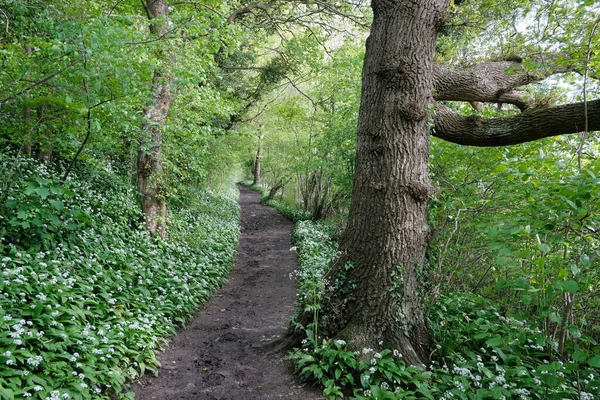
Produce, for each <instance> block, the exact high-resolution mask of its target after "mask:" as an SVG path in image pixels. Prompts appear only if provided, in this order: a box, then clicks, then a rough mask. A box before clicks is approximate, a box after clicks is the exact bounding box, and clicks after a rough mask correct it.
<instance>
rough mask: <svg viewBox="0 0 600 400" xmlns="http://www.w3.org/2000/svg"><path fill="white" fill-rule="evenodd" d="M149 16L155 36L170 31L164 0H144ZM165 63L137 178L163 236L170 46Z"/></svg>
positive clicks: (157, 74) (147, 211)
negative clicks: (164, 131) (164, 137)
mask: <svg viewBox="0 0 600 400" xmlns="http://www.w3.org/2000/svg"><path fill="white" fill-rule="evenodd" d="M142 3H143V4H144V7H145V8H146V13H147V14H148V19H149V20H150V32H151V33H153V34H154V35H156V36H160V35H164V34H165V33H166V32H167V17H168V12H169V11H168V10H169V9H168V5H167V2H166V1H165V0H147V1H146V2H144V1H142ZM160 58H161V60H160V61H162V64H163V65H162V66H159V67H157V69H156V70H155V71H154V74H153V77H152V102H151V104H150V105H149V106H148V108H147V109H146V110H144V117H145V122H144V123H143V125H142V132H141V135H140V139H139V149H138V159H137V180H138V189H139V191H140V196H141V203H142V211H143V213H144V217H145V219H146V227H147V228H148V230H149V231H150V233H152V234H154V235H159V236H160V237H162V238H163V239H165V238H166V236H167V226H166V222H167V221H166V219H167V201H166V198H165V190H164V188H163V187H162V182H161V175H162V169H163V166H162V161H161V156H162V141H163V131H162V125H163V124H164V122H165V121H166V119H167V115H168V113H169V108H170V106H171V102H172V100H173V78H172V77H171V76H169V74H168V73H167V72H165V71H166V69H167V66H166V64H168V63H169V62H170V61H172V60H171V58H172V53H171V52H169V50H163V51H162V52H161V54H160Z"/></svg>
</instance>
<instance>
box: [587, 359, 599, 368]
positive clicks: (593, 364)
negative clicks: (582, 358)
mask: <svg viewBox="0 0 600 400" xmlns="http://www.w3.org/2000/svg"><path fill="white" fill-rule="evenodd" d="M587 363H588V364H589V365H590V367H593V368H600V356H595V357H592V358H590V359H589V360H588V361H587Z"/></svg>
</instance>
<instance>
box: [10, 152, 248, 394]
mask: <svg viewBox="0 0 600 400" xmlns="http://www.w3.org/2000/svg"><path fill="white" fill-rule="evenodd" d="M58 175H59V174H57V171H55V170H54V167H52V166H48V165H45V164H40V163H36V162H34V161H32V160H29V159H24V158H19V157H13V156H11V157H9V156H3V159H2V162H1V164H0V176H3V177H5V179H4V181H3V182H2V186H3V189H4V191H3V194H2V204H0V207H2V215H1V216H0V218H1V219H0V250H1V253H2V254H1V257H2V258H1V260H0V267H1V270H2V279H1V280H0V320H1V321H2V327H3V328H2V330H0V349H2V351H1V352H0V364H1V365H2V366H3V367H2V368H0V398H2V399H12V398H25V397H29V398H33V399H59V398H61V399H67V398H72V399H89V398H94V399H102V398H109V396H120V397H131V396H132V394H125V395H123V394H121V393H122V389H123V384H124V383H125V381H126V380H127V379H130V378H134V377H137V376H139V375H140V374H142V373H144V371H146V370H148V369H150V370H152V369H154V368H156V366H157V361H156V358H155V355H154V352H155V350H156V349H157V348H158V347H159V346H161V345H162V344H164V343H165V342H166V336H167V335H169V334H172V333H173V332H174V331H175V329H176V327H177V326H178V325H181V324H183V323H185V322H186V320H187V319H188V318H189V317H190V316H191V314H192V312H193V311H194V310H195V309H196V308H197V307H198V305H199V304H200V303H202V302H203V301H204V300H206V299H207V298H208V297H209V295H210V294H211V292H212V291H213V290H214V289H215V288H216V287H218V286H219V285H220V284H221V283H222V282H223V281H224V279H225V276H226V274H227V272H228V270H229V267H230V266H231V264H232V262H233V260H234V253H235V249H236V247H237V239H238V216H239V213H238V208H237V205H236V203H235V202H234V201H233V200H232V199H229V198H224V197H220V196H218V195H215V194H211V193H207V192H197V193H196V196H195V197H193V198H190V199H189V203H188V204H187V207H186V208H184V209H179V210H173V211H172V213H171V215H170V219H171V225H170V226H171V229H170V239H169V240H168V241H166V242H162V241H160V240H156V239H155V238H152V237H150V236H149V235H148V234H147V232H146V231H145V228H144V226H143V218H142V215H141V213H140V210H139V207H138V204H137V201H136V194H135V191H134V189H133V188H132V187H131V186H129V185H128V184H126V183H124V182H123V181H122V180H121V179H120V178H119V177H118V176H117V175H115V174H113V173H111V172H110V171H106V170H98V169H92V168H90V169H88V170H86V171H81V170H80V171H77V172H76V173H74V174H73V175H72V177H71V178H70V179H69V180H67V181H66V182H64V183H61V182H59V181H58V179H57V178H56V176H58Z"/></svg>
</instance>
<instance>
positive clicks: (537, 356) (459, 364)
mask: <svg viewBox="0 0 600 400" xmlns="http://www.w3.org/2000/svg"><path fill="white" fill-rule="evenodd" d="M332 232H333V231H332V228H331V226H330V225H328V224H324V223H314V222H310V221H304V222H301V223H299V224H298V225H297V227H296V231H295V233H294V238H295V243H296V246H297V247H296V248H297V251H298V255H299V258H300V268H299V271H298V272H297V277H298V282H299V284H298V286H299V292H300V293H299V303H300V310H304V311H308V312H313V315H314V319H313V320H312V323H311V324H309V326H307V327H306V332H307V338H306V339H305V340H304V341H303V346H302V348H300V349H296V350H295V351H294V352H293V353H292V354H291V355H290V357H289V358H290V359H291V360H293V362H294V364H295V366H296V370H297V372H298V373H299V375H300V376H301V377H302V378H304V379H306V380H310V381H317V382H319V383H320V384H321V385H323V386H324V395H325V396H326V397H327V398H329V399H338V398H342V397H343V396H344V395H346V396H351V397H353V398H357V399H424V398H427V399H451V398H456V399H557V400H558V399H586V400H591V399H594V398H597V396H600V346H598V344H597V343H596V342H595V341H594V339H593V338H591V337H589V336H585V335H583V334H581V333H580V332H579V333H577V334H576V335H574V338H573V339H572V340H570V341H568V342H567V344H566V348H565V349H564V353H563V355H561V354H560V352H559V348H558V343H557V342H556V341H554V340H552V339H551V338H550V336H549V335H548V332H546V331H543V330H541V329H539V328H538V326H536V325H535V324H533V323H530V322H528V321H525V320H521V319H517V318H514V317H511V316H507V315H503V314H502V313H501V310H499V309H497V308H496V307H494V305H493V304H492V303H491V302H490V301H489V300H487V299H484V298H482V297H480V296H477V295H474V294H468V293H467V294H451V295H446V296H442V297H440V298H439V299H438V301H437V303H436V304H435V306H433V307H432V308H431V311H430V326H431V327H432V328H433V334H434V340H435V342H436V343H438V344H437V345H436V347H435V348H434V349H433V353H432V357H431V362H430V365H429V366H428V367H427V369H424V368H422V367H420V366H407V365H406V364H405V362H404V360H403V358H402V354H400V352H398V351H397V350H394V349H386V350H383V351H380V352H375V351H373V350H372V349H366V348H365V349H352V348H351V346H349V344H348V343H346V342H345V341H343V340H336V339H334V338H327V337H323V335H320V334H318V333H317V329H318V324H319V321H318V317H319V311H320V310H321V306H322V303H323V300H324V297H323V296H326V293H327V287H328V283H327V282H326V280H325V279H324V275H325V273H326V271H327V267H328V266H329V264H330V262H331V260H332V259H333V258H334V257H335V253H336V245H335V243H334V242H332V241H331V238H330V235H331V233H332ZM350 345H351V344H350Z"/></svg>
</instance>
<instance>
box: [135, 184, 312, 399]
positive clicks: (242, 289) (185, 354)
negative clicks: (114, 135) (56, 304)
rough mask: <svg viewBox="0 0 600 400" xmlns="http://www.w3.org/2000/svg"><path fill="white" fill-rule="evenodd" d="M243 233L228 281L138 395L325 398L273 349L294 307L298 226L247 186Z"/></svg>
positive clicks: (139, 388) (180, 336) (176, 340)
mask: <svg viewBox="0 0 600 400" xmlns="http://www.w3.org/2000/svg"><path fill="white" fill-rule="evenodd" d="M240 206H241V215H242V217H241V219H242V220H241V235H240V244H239V248H238V255H237V261H236V263H235V265H234V266H233V268H232V270H231V273H230V276H229V282H228V283H227V284H226V285H225V286H223V287H222V288H221V289H219V290H218V291H217V292H215V294H214V296H213V297H212V298H211V299H210V300H209V301H208V302H207V303H206V304H205V305H204V307H203V308H202V309H201V310H200V311H199V312H198V313H197V314H196V315H195V317H194V318H193V320H192V321H190V322H189V323H188V325H187V326H186V327H185V329H183V330H182V331H180V332H179V333H178V334H177V335H176V336H175V337H174V338H173V340H172V342H171V343H170V345H169V347H168V348H167V349H166V350H165V351H164V352H162V353H161V354H159V355H158V358H159V360H160V363H161V365H162V366H161V368H160V371H159V376H158V377H145V378H143V379H141V380H140V381H139V382H138V383H137V384H136V385H134V387H133V390H134V391H135V393H136V399H140V400H150V399H161V400H176V399H182V400H183V399H188V400H192V399H199V400H201V399H224V400H234V399H235V400H245V399H297V400H312V399H321V398H322V397H321V396H320V390H319V389H316V388H311V387H306V386H302V385H300V384H299V383H298V381H297V379H296V377H294V376H293V375H292V370H291V366H290V365H289V363H288V362H286V361H283V357H284V356H285V352H274V348H276V347H277V346H276V341H277V339H279V338H280V337H281V336H282V335H283V333H284V330H285V327H286V326H287V324H288V322H289V319H290V316H291V314H292V313H293V311H294V299H295V297H296V287H295V282H294V281H293V280H291V279H290V278H289V274H290V273H291V272H292V271H293V270H294V269H295V268H296V263H297V260H296V256H295V254H294V253H293V252H290V247H291V244H290V241H291V232H292V229H293V223H292V222H290V221H289V220H287V219H286V218H285V217H283V216H281V215H279V214H278V213H277V211H275V210H274V209H272V208H270V207H265V206H263V205H261V204H260V195H259V194H258V193H256V192H254V191H252V190H250V189H248V188H245V187H240Z"/></svg>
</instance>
